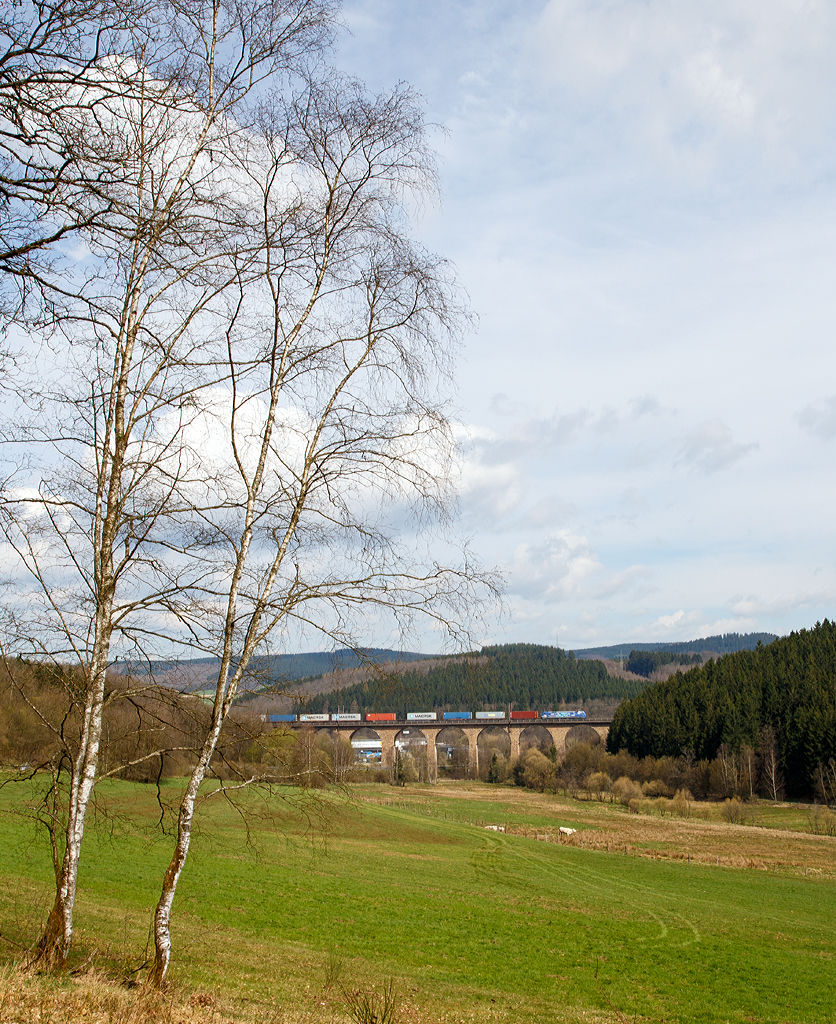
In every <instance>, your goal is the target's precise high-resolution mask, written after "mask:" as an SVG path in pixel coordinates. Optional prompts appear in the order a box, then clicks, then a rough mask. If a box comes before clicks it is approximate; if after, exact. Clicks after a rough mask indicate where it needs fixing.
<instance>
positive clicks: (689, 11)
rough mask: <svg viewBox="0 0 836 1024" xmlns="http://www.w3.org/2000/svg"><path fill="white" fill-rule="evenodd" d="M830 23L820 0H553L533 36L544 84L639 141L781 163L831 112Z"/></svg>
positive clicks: (829, 9)
mask: <svg viewBox="0 0 836 1024" xmlns="http://www.w3.org/2000/svg"><path fill="white" fill-rule="evenodd" d="M834 27H836V11H835V10H834V7H833V5H832V4H831V3H830V2H829V0H808V2H805V3H803V4H802V3H799V2H798V0H769V2H768V3H764V2H763V0H702V2H700V3H674V2H671V0H604V2H601V0H550V2H549V3H548V4H547V6H546V8H545V10H544V11H543V15H542V17H541V19H540V22H539V24H538V26H537V39H538V43H539V50H540V53H541V56H542V61H543V65H544V67H545V68H546V69H547V73H548V74H549V75H550V76H551V78H552V80H553V81H555V82H557V83H559V84H560V86H561V87H563V88H566V89H570V90H572V91H573V92H574V93H575V94H576V95H577V96H578V97H583V98H585V99H586V100H587V101H588V102H590V103H594V104H596V105H597V106H598V107H599V109H601V110H606V111H607V114H608V115H609V116H611V117H612V116H615V117H616V118H617V119H618V120H619V121H620V122H621V123H622V125H623V127H624V129H625V131H626V129H627V126H630V129H631V130H632V131H635V132H637V133H638V135H639V140H638V141H640V142H642V143H643V144H647V143H648V142H651V143H653V144H655V145H656V146H658V147H660V148H662V147H664V148H665V149H667V150H668V151H669V152H671V153H674V152H676V153H678V154H680V155H683V156H689V157H695V156H696V155H697V154H702V155H703V156H711V155H712V154H714V153H715V152H716V150H717V149H718V148H719V147H721V146H723V145H725V146H729V147H739V146H741V145H743V146H745V145H747V144H749V143H752V142H756V143H757V145H758V146H759V147H760V148H761V149H762V151H763V152H764V153H769V154H771V156H772V157H773V158H775V157H778V159H779V160H781V159H784V158H785V157H786V156H787V155H788V154H790V153H795V154H796V155H797V153H798V151H799V149H803V148H804V147H805V146H807V145H809V144H812V145H817V144H819V142H820V140H816V139H815V135H816V132H817V130H820V128H821V126H822V124H824V123H826V122H827V121H828V120H829V118H830V117H831V116H832V114H833V109H834V105H833V96H834V84H836V66H835V65H834V63H833V60H832V43H833V37H834ZM802 69H803V70H802ZM605 116H606V115H605Z"/></svg>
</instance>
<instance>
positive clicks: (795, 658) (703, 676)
mask: <svg viewBox="0 0 836 1024" xmlns="http://www.w3.org/2000/svg"><path fill="white" fill-rule="evenodd" d="M764 729H771V730H773V731H774V734H775V738H776V740H777V743H778V751H779V764H780V767H781V770H782V772H783V775H784V781H785V783H786V787H787V790H788V792H789V793H791V794H793V793H794V794H807V793H811V792H812V791H813V789H814V775H815V772H816V768H817V765H819V764H826V763H828V762H829V760H830V759H831V758H834V757H836V624H834V623H832V622H829V621H828V620H827V619H825V620H824V622H821V623H817V624H816V625H815V626H814V628H813V629H810V630H806V629H804V630H801V631H800V632H798V633H790V635H789V636H786V637H782V638H781V639H778V640H774V641H773V642H772V643H771V644H769V645H768V646H763V645H762V646H759V647H757V648H756V649H755V650H753V651H739V652H737V653H735V654H729V655H726V656H725V657H723V658H720V659H718V660H717V661H716V662H715V661H709V662H708V663H707V664H705V665H703V666H701V667H700V668H694V669H691V670H690V671H688V672H677V673H676V674H675V675H672V676H670V677H669V678H668V679H666V680H664V681H662V682H658V683H653V684H651V685H650V686H648V687H647V688H646V689H645V690H644V692H643V693H641V694H640V695H639V696H637V697H634V698H632V699H631V700H629V701H625V702H624V703H622V704H621V706H620V707H619V708H618V710H617V711H616V713H615V717H614V719H613V723H612V726H611V728H610V734H609V739H608V747H609V749H610V750H612V751H616V750H620V749H625V750H628V751H629V752H630V753H631V754H634V755H635V756H636V757H644V756H646V755H648V754H649V755H652V756H654V757H662V756H674V757H676V756H678V755H680V754H682V753H684V752H685V751H693V754H694V756H695V757H696V758H699V759H702V758H705V759H713V758H715V757H717V754H718V751H719V750H720V748H721V746H723V745H725V747H726V748H727V749H729V750H731V751H737V750H741V749H742V748H743V747H745V746H748V747H751V748H753V749H754V750H756V751H757V750H758V749H759V748H760V747H761V746H762V745H763V735H764V733H763V730H764Z"/></svg>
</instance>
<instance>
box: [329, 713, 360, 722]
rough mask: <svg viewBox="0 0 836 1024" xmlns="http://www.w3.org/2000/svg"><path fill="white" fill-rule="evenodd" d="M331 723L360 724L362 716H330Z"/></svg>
mask: <svg viewBox="0 0 836 1024" xmlns="http://www.w3.org/2000/svg"><path fill="white" fill-rule="evenodd" d="M331 721H332V722H362V721H363V716H362V715H356V714H355V715H348V714H346V715H331Z"/></svg>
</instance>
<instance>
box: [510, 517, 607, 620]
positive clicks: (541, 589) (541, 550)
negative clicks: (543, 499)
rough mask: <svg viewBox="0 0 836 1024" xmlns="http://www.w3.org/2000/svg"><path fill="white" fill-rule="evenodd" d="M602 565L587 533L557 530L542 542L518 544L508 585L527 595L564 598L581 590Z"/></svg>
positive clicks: (518, 592)
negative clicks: (585, 534) (583, 535)
mask: <svg viewBox="0 0 836 1024" xmlns="http://www.w3.org/2000/svg"><path fill="white" fill-rule="evenodd" d="M602 568H603V566H602V565H601V562H600V561H599V559H598V556H597V555H596V554H595V552H594V551H593V550H592V547H591V546H590V544H589V542H588V541H587V539H586V537H581V536H578V535H577V534H573V533H571V532H570V531H569V530H558V531H556V532H555V533H551V534H549V536H547V537H546V538H545V540H544V541H542V542H541V543H538V544H520V545H518V547H517V549H516V550H515V551H514V560H513V562H512V564H511V567H510V570H509V579H508V589H509V590H510V591H511V593H513V594H519V595H520V596H522V597H524V598H528V599H532V598H538V599H540V600H542V601H545V602H547V603H552V602H556V601H564V600H567V599H568V598H571V597H575V596H577V595H578V594H580V592H581V589H582V587H583V584H584V582H585V581H586V580H587V578H588V577H589V576H590V575H591V574H592V573H596V572H599V571H600V570H601V569H602Z"/></svg>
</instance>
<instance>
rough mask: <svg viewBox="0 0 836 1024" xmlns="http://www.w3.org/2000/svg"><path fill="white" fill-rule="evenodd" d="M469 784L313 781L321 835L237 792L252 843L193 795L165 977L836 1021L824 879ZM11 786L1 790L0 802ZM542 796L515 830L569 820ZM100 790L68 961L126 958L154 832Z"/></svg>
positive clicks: (7, 856) (5, 846)
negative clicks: (526, 831)
mask: <svg viewBox="0 0 836 1024" xmlns="http://www.w3.org/2000/svg"><path fill="white" fill-rule="evenodd" d="M471 785H472V784H471ZM172 789H173V787H172ZM483 789H484V791H486V792H488V794H489V797H487V798H486V797H484V796H483V795H481V794H480V799H479V801H478V802H477V801H476V800H473V801H471V800H468V799H461V797H460V793H459V792H457V790H456V788H455V785H453V786H451V787H450V788H449V791H448V793H449V799H447V795H448V794H447V793H446V792H445V791H444V789H443V787H439V788H438V789H436V790H435V791H434V792H433V794H432V806H433V814H432V815H431V816H430V815H427V814H426V813H423V814H422V813H420V811H421V810H422V808H423V807H424V803H423V802H422V801H421V800H417V801H416V800H414V798H415V797H416V795H418V794H420V790H418V789H416V790H410V791H409V792H408V796H407V798H406V802H407V807H406V808H402V807H399V806H379V805H378V804H375V803H364V802H356V801H350V800H346V799H345V798H344V797H343V796H341V795H339V794H331V793H329V794H327V795H325V796H324V797H323V796H319V797H316V798H314V799H315V800H318V801H320V804H319V807H318V808H317V807H314V810H315V811H317V814H318V812H319V811H321V812H322V814H323V816H324V820H325V821H327V836H326V835H324V834H323V831H322V827H321V824H322V823H321V822H320V821H318V820H313V821H312V822H309V821H308V818H307V816H306V814H304V813H302V810H303V809H304V808H305V806H306V805H307V804H308V802H309V801H308V798H306V797H305V796H304V795H303V794H299V793H298V792H295V791H294V792H288V793H286V794H285V796H286V798H287V799H286V800H280V799H278V797H276V798H274V799H273V800H272V801H267V802H264V801H262V799H261V798H258V797H256V796H255V795H254V794H253V795H250V796H248V797H247V798H246V799H247V803H248V804H249V805H250V810H251V811H252V812H254V813H255V814H256V815H257V817H256V818H255V819H254V824H253V825H252V827H251V836H250V840H249V841H248V836H247V831H246V829H245V828H244V826H243V823H242V818H241V816H240V815H239V814H238V812H237V811H236V810H235V809H234V808H232V807H231V806H230V805H229V804H226V803H224V802H223V801H221V800H218V801H217V802H213V801H209V802H208V803H207V804H206V805H205V807H204V809H203V811H202V812H201V819H200V820H201V831H200V834H199V835H198V836H197V837H196V840H195V844H194V847H193V857H192V859H191V860H190V862H189V865H188V867H187V869H186V872H185V874H184V877H183V881H182V884H181V888H180V892H179V897H178V902H177V904H176V908H175V909H176V917H175V925H174V940H175V944H176V945H175V958H176V959H175V964H174V967H173V978H174V980H175V981H176V982H178V983H179V984H181V985H184V986H190V987H194V988H198V989H200V990H204V991H206V990H209V991H216V992H220V993H223V997H224V999H225V1000H226V1002H227V1005H233V1006H239V1007H241V1008H242V1012H243V1011H244V1010H245V1009H246V1008H249V1009H250V1010H252V1008H256V1009H257V1008H258V1007H266V1006H278V1007H282V1008H283V1012H286V1014H288V1016H286V1017H285V1018H274V1019H277V1020H278V1019H287V1020H288V1021H290V1020H293V1021H296V1020H300V1021H301V1020H312V1021H313V1020H321V1021H326V1020H327V1021H332V1020H334V1021H337V1020H347V1017H346V1016H345V1013H344V1009H343V1007H342V1003H341V998H340V996H339V992H338V986H336V985H333V984H331V985H329V982H333V981H334V979H335V978H336V977H337V976H338V975H339V977H340V978H341V979H342V981H343V982H344V984H346V985H353V986H355V987H357V986H371V985H373V984H375V983H380V981H381V980H382V979H384V978H386V977H390V976H391V977H393V978H394V979H395V981H396V984H397V986H398V990H399V992H400V993H401V998H402V1004H403V1005H402V1011H401V1019H402V1020H403V1021H405V1022H412V1021H415V1022H427V1024H429V1022H441V1021H450V1022H452V1021H462V1022H464V1021H481V1020H497V1021H507V1022H509V1024H513V1022H522V1021H526V1022H535V1021H536V1022H538V1024H539V1022H551V1021H554V1022H560V1021H592V1020H600V1021H617V1020H620V1019H626V1020H629V1021H633V1020H634V1018H635V1019H636V1020H640V1021H659V1022H661V1021H694V1022H705V1024H714V1022H722V1021H729V1022H731V1021H753V1022H758V1021H761V1022H793V1024H795V1022H797V1024H818V1022H822V1024H825V1022H827V1024H831V1022H832V1021H833V1020H834V1019H836V963H835V962H834V959H835V958H836V928H834V924H836V882H834V881H833V880H832V879H828V878H822V877H820V876H819V877H810V878H805V877H803V876H802V875H787V874H781V873H777V874H772V873H769V872H766V871H747V870H741V869H734V868H726V867H720V868H714V867H706V866H697V865H695V864H687V863H681V862H673V861H656V860H651V859H645V858H639V857H633V856H618V855H615V854H607V853H605V852H598V851H594V852H593V851H589V850H580V849H577V848H574V847H570V846H558V845H554V844H546V843H538V842H535V841H533V840H532V839H526V838H523V837H518V836H512V835H508V836H506V835H502V834H499V833H494V832H488V831H485V830H484V829H482V828H480V827H477V826H474V825H470V824H468V823H467V822H468V819H469V816H471V817H472V816H474V815H475V814H476V813H477V812H478V816H479V817H480V818H481V819H483V820H485V819H488V818H489V817H490V813H489V812H490V811H491V810H493V811H494V812H495V815H494V816H495V817H496V820H498V821H504V820H505V819H506V817H510V816H511V815H512V814H513V815H514V817H516V818H519V819H521V820H523V821H524V820H525V803H524V802H519V801H515V799H514V797H515V794H514V791H511V790H508V789H502V790H497V789H490V788H489V787H483ZM358 792H359V793H361V794H365V795H373V797H374V799H376V800H379V799H380V798H381V797H385V796H386V795H388V794H391V793H392V791H391V790H386V791H382V790H381V788H380V787H378V788H377V789H376V790H374V792H372V789H371V787H367V788H365V789H364V788H359V789H358ZM21 794H22V790H21V789H20V788H17V787H6V788H5V789H3V790H0V807H1V808H2V809H3V810H4V811H9V810H11V809H13V808H14V807H15V805H16V803H17V801H19V800H20V799H21ZM494 798H495V799H496V800H497V801H498V802H497V803H496V804H495V805H494V806H493V807H492V806H491V803H490V800H493V799H494ZM393 799H394V794H393ZM553 799H554V804H553V807H554V810H553V812H551V814H550V815H549V814H548V813H545V812H544V811H543V807H544V806H545V805H544V804H543V802H542V801H541V802H540V803H539V804H538V805H537V806H538V807H539V808H540V809H539V810H538V811H537V812H536V813H534V811H533V808H532V814H531V817H530V819H529V820H530V824H531V825H532V826H533V827H535V828H536V826H537V825H538V824H541V823H542V819H543V818H544V816H548V817H550V820H551V822H552V823H555V822H557V823H560V822H562V821H563V820H567V821H570V820H572V814H571V808H569V807H566V806H562V805H561V804H560V802H559V801H557V800H556V798H553ZM100 802H101V804H102V806H103V807H104V806H105V805H107V810H108V812H109V813H108V815H104V814H102V815H101V816H100V817H99V818H97V820H96V821H95V822H94V823H92V824H91V826H90V827H89V829H88V835H87V840H86V846H85V851H84V858H83V863H82V870H81V875H80V895H79V901H78V907H77V924H78V928H79V937H78V943H77V948H76V952H75V956H76V958H77V959H79V960H80V959H83V958H85V957H86V956H88V955H89V954H90V952H91V950H92V948H93V947H94V946H95V947H98V949H99V959H100V962H102V963H109V964H110V965H111V966H118V967H121V968H122V969H128V968H130V966H131V965H132V964H138V963H139V962H140V961H141V959H142V955H143V948H144V946H145V943H146V940H147V932H148V924H149V919H150V910H151V908H152V906H153V904H154V901H155V897H156V895H157V892H158V887H159V880H160V878H161V871H162V868H163V865H164V864H165V863H166V862H167V858H168V855H169V853H170V839H165V838H164V837H161V836H160V835H159V833H158V832H157V831H156V830H155V828H154V823H153V817H154V812H155V808H156V803H155V799H154V792H153V790H152V789H150V788H149V787H142V786H138V785H131V784H128V783H119V782H113V783H108V784H106V785H103V786H102V787H101V788H100ZM548 810H549V808H548V807H547V811H548ZM444 815H447V816H446V817H445V816H444ZM276 817H278V819H279V820H278V821H277V820H276ZM315 819H316V815H315ZM0 829H2V842H0V877H1V878H2V883H1V884H2V890H1V892H2V895H0V911H1V912H2V934H3V936H4V937H5V938H7V939H9V940H11V942H26V941H31V939H32V938H33V937H34V934H35V930H36V928H37V924H38V920H39V919H40V917H41V916H42V915H43V913H44V912H45V911H46V909H48V903H49V885H50V881H51V879H50V871H51V869H50V863H49V858H48V851H47V849H46V846H45V843H44V842H43V840H42V838H41V839H40V840H36V839H35V838H34V832H33V827H32V825H31V823H30V822H28V821H27V820H26V819H25V818H24V817H21V816H19V815H10V814H8V813H4V814H3V815H2V817H0ZM831 842H832V843H833V850H834V853H836V841H831ZM13 948H14V947H13V946H12V945H11V944H9V946H8V949H9V950H12V949H13ZM596 974H597V977H596ZM248 1012H249V1011H248Z"/></svg>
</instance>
